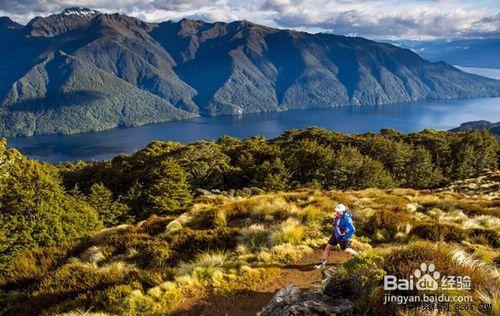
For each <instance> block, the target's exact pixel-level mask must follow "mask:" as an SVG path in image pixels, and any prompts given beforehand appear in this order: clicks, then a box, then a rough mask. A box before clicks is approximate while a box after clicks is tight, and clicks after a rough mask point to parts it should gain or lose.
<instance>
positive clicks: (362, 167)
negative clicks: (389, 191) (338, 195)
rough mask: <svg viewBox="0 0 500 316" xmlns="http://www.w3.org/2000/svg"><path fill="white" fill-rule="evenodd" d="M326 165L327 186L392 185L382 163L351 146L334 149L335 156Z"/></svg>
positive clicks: (363, 186)
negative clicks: (327, 169) (327, 170)
mask: <svg viewBox="0 0 500 316" xmlns="http://www.w3.org/2000/svg"><path fill="white" fill-rule="evenodd" d="M328 167H329V170H330V171H329V176H328V180H327V182H326V186H327V187H332V188H337V189H345V188H355V189H360V188H367V187H382V188H385V187H390V186H393V185H394V181H393V179H392V178H391V176H390V174H389V173H388V172H387V171H386V170H385V169H384V166H383V165H382V163H380V162H379V161H376V160H373V159H371V158H370V157H368V156H364V155H362V154H361V153H360V152H359V150H358V149H356V148H354V147H352V146H343V147H341V148H340V149H339V150H338V151H336V153H335V158H334V159H333V161H332V163H331V164H330V165H329V166H328Z"/></svg>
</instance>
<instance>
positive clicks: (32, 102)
mask: <svg viewBox="0 0 500 316" xmlns="http://www.w3.org/2000/svg"><path fill="white" fill-rule="evenodd" d="M191 116H192V114H189V113H188V112H185V111H182V110H179V109H177V108H175V107H174V106H172V105H171V104H170V103H169V102H168V101H167V100H164V99H162V98H159V97H157V96H155V95H152V94H150V93H148V92H146V91H143V90H140V89H138V88H136V87H135V86H133V85H131V84H129V83H127V82H126V81H123V80H121V79H119V78H117V77H115V76H113V75H111V74H110V73H107V72H105V71H102V70H100V69H98V68H96V67H94V66H92V65H91V64H88V63H85V62H83V61H81V60H79V59H76V58H74V57H72V56H69V55H66V54H65V53H63V52H59V53H56V54H54V55H52V56H49V57H48V58H47V59H46V60H45V61H43V62H42V63H40V64H38V65H36V66H35V67H33V68H32V69H31V70H30V71H28V73H27V74H26V75H25V76H23V77H22V78H20V79H19V80H17V81H16V82H15V83H14V84H13V85H12V88H11V89H10V90H9V91H8V92H7V94H6V97H5V98H4V99H3V100H2V103H1V104H0V135H2V134H3V135H8V134H10V135H13V136H18V135H34V134H56V133H57V134H58V133H64V134H71V133H78V132H83V131H101V130H105V129H110V128H114V127H119V126H134V125H141V124H147V123H151V122H162V121H167V120H177V119H183V118H188V117H191Z"/></svg>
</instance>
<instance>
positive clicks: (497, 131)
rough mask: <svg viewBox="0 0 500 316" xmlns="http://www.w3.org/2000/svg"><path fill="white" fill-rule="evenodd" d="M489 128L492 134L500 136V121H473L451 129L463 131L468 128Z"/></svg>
mask: <svg viewBox="0 0 500 316" xmlns="http://www.w3.org/2000/svg"><path fill="white" fill-rule="evenodd" d="M471 129H473V130H484V129H486V130H488V131H489V132H490V133H491V134H493V135H496V136H500V122H496V123H492V122H489V121H471V122H466V123H462V124H460V126H459V127H455V128H452V129H450V131H452V132H462V131H467V130H471Z"/></svg>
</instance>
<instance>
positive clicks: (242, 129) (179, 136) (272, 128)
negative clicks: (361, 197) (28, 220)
mask: <svg viewBox="0 0 500 316" xmlns="http://www.w3.org/2000/svg"><path fill="white" fill-rule="evenodd" d="M475 120H489V121H495V122H496V121H500V98H483V99H466V100H449V101H425V102H413V103H397V104H388V105H381V106H357V107H339V108H330V109H315V110H294V111H286V112H277V113H261V114H247V115H243V116H218V117H199V118H195V119H191V120H185V121H178V122H167V123H161V124H154V125H148V126H142V127H135V128H123V129H113V130H108V131H104V132H99V133H82V134H76V135H68V136H59V135H56V136H34V137H27V138H14V139H9V140H8V144H9V146H12V147H16V148H18V149H20V150H21V151H22V152H23V153H24V154H26V155H28V156H29V157H31V158H34V159H38V160H42V161H52V162H58V161H68V160H71V161H74V160H101V159H109V158H111V157H113V156H115V155H117V154H120V153H131V152H133V151H135V150H139V149H141V148H143V147H144V146H146V145H147V144H148V143H150V142H151V141H153V140H173V141H180V142H184V143H188V142H194V141H197V140H200V139H206V140H210V139H217V138H218V137H220V136H221V135H230V136H234V137H238V138H245V137H248V136H252V135H263V136H265V137H267V138H272V137H276V136H278V135H280V134H281V133H283V132H284V131H286V130H289V129H293V128H306V127H308V126H311V125H314V126H321V127H324V128H327V129H331V130H336V131H340V132H344V133H364V132H367V131H374V132H377V131H379V130H380V129H381V128H385V127H391V128H394V129H397V130H400V131H403V132H405V133H408V132H413V131H420V130H422V129H424V128H434V129H439V130H446V129H450V128H453V127H456V126H458V125H460V124H461V123H463V122H466V121H475Z"/></svg>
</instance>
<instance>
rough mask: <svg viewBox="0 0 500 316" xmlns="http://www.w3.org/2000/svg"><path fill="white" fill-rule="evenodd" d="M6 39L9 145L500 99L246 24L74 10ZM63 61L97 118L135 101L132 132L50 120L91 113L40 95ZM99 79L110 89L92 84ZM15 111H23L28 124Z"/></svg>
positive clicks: (462, 80) (0, 92) (397, 53)
mask: <svg viewBox="0 0 500 316" xmlns="http://www.w3.org/2000/svg"><path fill="white" fill-rule="evenodd" d="M0 28H2V33H1V34H2V35H0V44H1V45H2V46H3V47H9V49H6V50H1V51H0V102H1V103H0V104H1V107H2V109H1V111H2V113H3V114H2V117H4V118H9V120H8V121H6V120H5V119H4V120H3V121H2V122H1V124H2V126H3V128H2V131H1V134H2V135H4V136H14V135H16V136H17V135H32V134H43V133H56V132H57V133H76V132H82V131H89V130H96V131H97V130H102V129H104V128H112V127H114V126H120V125H139V124H147V123H153V122H158V121H162V120H169V119H174V118H175V119H177V118H182V117H186V116H189V115H187V114H186V113H183V111H187V112H190V113H192V114H191V115H196V114H201V115H221V114H230V115H234V114H242V113H249V112H265V111H278V110H287V109H294V108H317V107H333V106H343V105H361V104H384V103H391V102H405V101H413V100H421V99H450V98H464V97H484V96H498V95H500V82H499V81H496V80H491V79H487V78H483V77H479V76H475V75H471V74H468V73H465V72H462V71H460V70H458V69H456V68H454V67H452V66H450V65H447V64H445V63H430V62H428V61H426V60H424V59H422V58H420V57H419V56H418V55H417V54H415V53H413V52H412V51H410V50H405V49H400V48H397V47H395V46H392V45H389V44H381V43H376V42H373V41H369V40H366V39H363V38H350V37H344V36H336V35H329V34H308V33H302V32H296V31H290V30H278V29H274V28H269V27H264V26H261V25H256V24H253V23H250V22H247V21H236V22H232V23H221V22H217V23H205V22H203V21H197V20H186V19H185V20H181V21H179V22H177V23H174V22H164V23H160V24H154V23H146V22H143V21H140V20H138V19H136V18H132V17H128V16H124V15H120V14H101V13H99V12H97V11H94V10H90V9H84V8H69V9H66V10H64V11H63V12H62V13H60V14H56V15H51V16H48V17H43V18H42V17H37V18H35V19H33V20H32V21H31V22H30V23H28V25H26V26H24V27H22V26H20V25H18V24H16V23H15V22H12V21H11V20H10V19H6V18H3V19H2V20H1V23H0ZM55 55H61V56H63V55H64V56H66V57H65V58H66V59H67V58H69V57H71V58H70V59H71V60H72V62H71V65H72V67H74V69H73V71H72V76H73V77H72V78H74V79H73V80H74V82H79V84H80V85H81V86H80V87H79V89H86V90H84V91H82V92H84V93H85V94H86V95H87V96H96V95H99V100H100V101H99V102H100V104H101V110H102V111H100V112H102V113H110V112H115V111H116V110H117V108H116V107H118V108H119V107H120V106H124V105H123V104H121V105H118V104H117V103H116V102H115V101H116V98H115V94H116V95H119V96H122V95H123V96H125V95H126V94H127V93H131V94H132V96H130V97H127V98H126V99H127V104H128V105H127V106H128V107H129V109H132V108H135V109H136V112H139V111H141V113H142V115H141V117H140V118H138V117H136V116H134V117H130V118H129V119H128V120H125V121H126V122H127V123H124V124H122V123H120V121H119V120H117V117H116V116H113V118H108V117H105V116H100V117H99V119H96V120H97V121H92V122H87V121H85V120H82V117H79V116H78V115H81V114H82V113H73V115H74V118H73V120H75V121H79V122H81V125H82V127H80V126H79V125H74V126H72V127H71V128H69V127H67V126H66V124H67V122H58V121H51V120H57V119H60V118H62V117H65V116H66V115H67V116H70V115H71V111H68V112H67V114H64V115H63V114H62V112H61V111H62V109H63V108H65V107H64V106H60V104H62V103H65V104H72V105H79V106H81V107H82V108H85V107H86V106H88V100H87V101H82V98H73V99H68V100H62V99H63V98H67V97H68V95H67V94H66V95H65V94H60V93H59V94H58V93H45V92H44V91H42V90H40V91H33V90H37V89H41V88H42V87H41V86H39V85H40V84H41V85H47V84H50V85H54V83H56V84H55V85H57V83H60V82H65V80H66V79H65V78H64V75H63V74H62V73H61V72H59V71H40V69H41V68H42V69H45V68H44V67H45V66H44V65H46V63H47V60H49V59H51V58H53V56H55ZM78 67H82V68H83V69H78ZM89 67H90V68H89ZM89 69H92V70H90V71H89ZM97 70H100V71H97ZM93 72H96V73H97V74H99V75H98V76H97V77H98V78H104V77H105V78H106V79H105V80H104V79H103V80H101V81H99V80H93V79H94V78H93V76H92V75H90V73H93ZM125 82H126V83H127V84H125ZM28 83H29V84H28ZM62 85H64V84H62ZM20 87H23V88H22V89H20ZM121 89H123V90H121ZM56 90H57V89H56ZM58 91H59V90H58ZM102 91H107V92H106V93H102ZM110 91H114V92H113V93H109V92H110ZM139 91H140V92H139ZM139 94H141V98H136V96H138V95H139ZM142 96H144V99H145V100H147V101H146V103H147V104H159V103H158V102H163V103H162V104H164V106H163V109H164V110H165V109H167V108H168V109H169V110H168V111H170V112H169V114H167V113H166V112H163V115H160V116H158V115H157V112H155V111H149V110H151V108H150V107H149V106H144V104H143V97H142ZM151 100H154V101H151ZM26 102H29V103H30V106H28V107H26ZM93 102H94V101H93ZM95 102H97V101H95ZM16 103H20V104H16ZM172 105H173V106H174V107H175V108H177V109H180V110H182V111H177V110H176V109H175V108H173V107H172ZM110 106H111V108H106V109H103V108H102V107H110ZM13 108H23V109H24V110H23V111H24V112H23V113H25V115H19V112H13V111H12V109H13ZM148 109H149V110H148ZM44 111H49V112H51V113H57V114H54V115H53V116H49V117H47V116H43V115H41V114H40V113H42V112H44ZM26 115H27V116H29V117H39V118H41V117H43V120H42V121H43V122H42V121H41V122H39V123H38V124H31V123H30V124H27V123H26ZM111 122H114V123H111ZM44 125H46V126H49V125H53V126H54V128H42V126H44ZM28 126H30V127H29V128H28ZM83 126H85V127H83Z"/></svg>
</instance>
